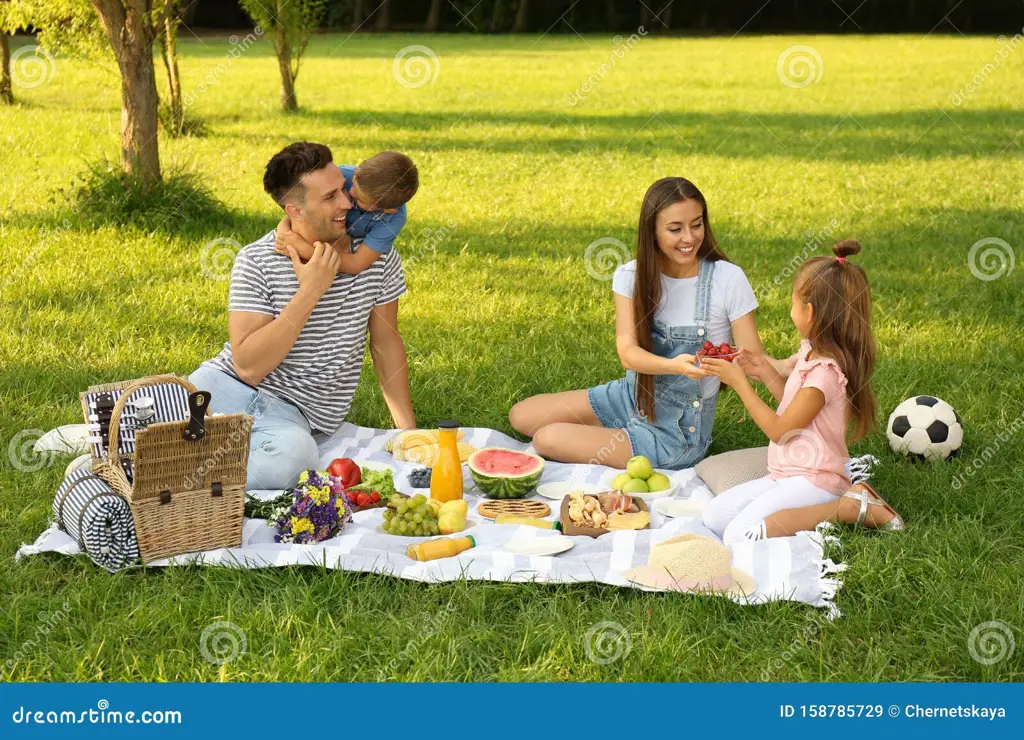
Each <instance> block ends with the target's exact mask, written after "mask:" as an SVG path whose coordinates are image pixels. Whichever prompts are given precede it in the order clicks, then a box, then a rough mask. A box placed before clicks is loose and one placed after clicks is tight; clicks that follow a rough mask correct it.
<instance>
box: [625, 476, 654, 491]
mask: <svg viewBox="0 0 1024 740" xmlns="http://www.w3.org/2000/svg"><path fill="white" fill-rule="evenodd" d="M622 492H623V493H650V489H649V488H648V487H647V482H646V481H644V480H642V479H640V478H630V479H629V482H628V483H626V485H624V486H623V487H622Z"/></svg>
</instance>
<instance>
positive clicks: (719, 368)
mask: <svg viewBox="0 0 1024 740" xmlns="http://www.w3.org/2000/svg"><path fill="white" fill-rule="evenodd" d="M700 364H701V367H702V368H704V370H705V371H706V372H707V374H708V375H714V376H715V377H717V378H719V379H720V380H721V381H722V382H723V383H725V384H726V385H728V386H731V387H733V388H735V387H736V386H737V385H739V384H741V383H744V382H746V380H747V375H746V373H745V372H744V371H743V368H741V367H740V366H739V365H737V364H735V363H732V362H729V361H728V360H721V359H719V358H717V357H704V358H702V359H701V361H700Z"/></svg>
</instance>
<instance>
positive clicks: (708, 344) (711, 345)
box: [703, 339, 715, 352]
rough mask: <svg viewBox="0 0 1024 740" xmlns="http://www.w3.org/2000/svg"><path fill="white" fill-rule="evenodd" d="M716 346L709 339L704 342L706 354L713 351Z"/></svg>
mask: <svg viewBox="0 0 1024 740" xmlns="http://www.w3.org/2000/svg"><path fill="white" fill-rule="evenodd" d="M714 346H715V345H714V343H713V342H712V341H711V340H710V339H709V340H708V341H706V342H704V347H703V349H704V351H705V352H707V351H708V350H709V349H711V348H712V347H714Z"/></svg>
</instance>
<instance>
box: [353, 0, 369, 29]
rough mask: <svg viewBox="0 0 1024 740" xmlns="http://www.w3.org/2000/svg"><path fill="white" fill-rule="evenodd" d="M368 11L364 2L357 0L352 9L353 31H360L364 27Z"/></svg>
mask: <svg viewBox="0 0 1024 740" xmlns="http://www.w3.org/2000/svg"><path fill="white" fill-rule="evenodd" d="M365 11H366V9H365V8H364V7H363V0H356V1H355V5H354V6H353V7H352V30H353V31H358V30H359V28H360V27H361V26H362V25H363V15H364V14H365Z"/></svg>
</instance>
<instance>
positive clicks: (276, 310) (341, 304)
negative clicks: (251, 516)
mask: <svg viewBox="0 0 1024 740" xmlns="http://www.w3.org/2000/svg"><path fill="white" fill-rule="evenodd" d="M333 159H334V158H333V156H332V155H331V151H330V149H328V148H327V147H326V146H324V145H322V144H311V143H308V142H300V143H296V144H291V145H289V146H287V147H285V148H284V149H283V150H281V151H280V152H278V153H277V154H275V155H274V157H273V158H272V159H271V160H270V162H269V163H268V164H267V169H266V173H265V174H264V177H263V187H264V189H265V190H266V191H267V193H269V194H270V195H271V197H273V198H274V200H275V201H276V202H277V203H278V205H280V206H281V207H282V208H283V209H284V211H285V213H286V214H287V216H288V217H289V219H290V220H291V224H292V229H293V231H294V232H295V233H296V234H297V235H299V236H300V237H301V238H302V239H304V240H305V241H307V242H308V243H309V244H312V245H314V252H313V255H312V256H311V258H310V259H309V260H308V261H306V262H303V261H302V260H301V259H300V257H299V255H298V254H297V253H296V252H295V250H294V249H289V250H288V252H289V254H288V255H287V256H286V255H282V254H278V253H277V252H275V250H274V240H275V232H274V231H271V232H270V233H269V234H266V235H265V236H263V238H261V239H259V240H257V241H255V242H253V243H252V244H249V245H248V246H246V247H245V248H244V249H242V250H241V251H240V252H239V253H238V255H237V257H236V258H235V265H234V268H233V270H232V272H231V288H230V293H229V298H228V331H229V335H230V337H229V341H228V342H226V343H225V345H224V349H222V350H221V352H220V354H218V355H217V356H216V357H214V358H213V359H211V360H208V361H206V362H204V363H203V364H202V365H201V366H200V367H199V368H198V369H197V370H196V371H195V372H194V373H193V374H192V375H191V376H190V380H191V381H192V382H193V383H194V384H195V385H196V386H197V387H198V388H201V389H204V390H206V391H208V392H209V393H210V394H211V403H210V410H211V411H213V412H217V413H246V414H250V415H252V416H253V417H254V418H255V422H254V424H253V430H252V442H251V445H250V451H249V468H248V482H247V486H246V487H247V488H249V489H282V488H291V487H292V486H294V485H295V484H296V482H297V481H298V476H299V473H301V472H302V471H303V470H305V469H307V468H315V467H317V464H318V462H319V453H318V451H317V445H316V442H315V441H314V439H313V436H312V434H313V433H314V432H325V433H331V432H333V431H334V430H335V429H336V428H337V427H338V426H339V425H340V424H341V422H342V421H344V419H345V416H346V415H347V414H348V411H349V408H350V407H351V404H352V397H353V395H354V394H355V390H356V385H357V383H358V381H359V374H360V372H361V370H362V364H363V353H364V349H365V344H366V336H367V330H369V336H370V354H371V356H372V358H373V363H374V367H375V369H376V373H377V378H378V382H379V383H380V387H381V391H382V392H383V394H384V399H385V401H386V402H387V405H388V409H389V410H390V411H391V416H392V419H393V420H394V423H395V426H396V427H398V428H400V429H409V428H413V427H415V425H416V420H415V417H414V415H413V410H412V401H411V400H410V396H409V375H408V365H407V362H406V354H405V344H404V342H403V341H402V336H401V334H400V333H399V331H398V299H399V296H401V295H402V294H403V293H405V277H404V275H403V273H402V261H401V258H400V257H399V255H398V252H397V251H396V250H390V251H389V252H388V253H387V254H383V255H381V256H380V257H379V258H378V259H376V260H375V261H374V262H373V263H371V264H370V266H369V267H367V268H366V269H365V270H363V271H362V272H360V273H359V274H358V275H347V274H339V272H338V267H339V264H340V259H339V255H338V253H337V252H336V251H335V248H334V247H333V246H332V244H334V243H335V242H337V241H339V240H343V239H344V237H345V233H346V223H345V222H346V218H345V217H346V214H347V212H348V210H349V209H350V208H351V207H352V201H351V200H350V198H349V197H348V195H347V194H346V192H345V177H344V175H343V174H342V172H341V171H340V170H339V168H338V167H337V166H336V165H335V164H334V162H333ZM359 248H362V247H359Z"/></svg>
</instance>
